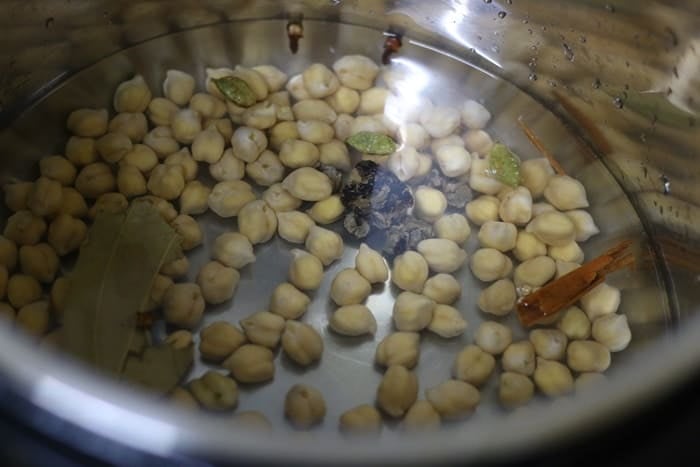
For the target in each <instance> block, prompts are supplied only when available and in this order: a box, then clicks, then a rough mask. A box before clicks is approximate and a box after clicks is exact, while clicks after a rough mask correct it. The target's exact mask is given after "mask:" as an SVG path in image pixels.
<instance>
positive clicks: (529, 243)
mask: <svg viewBox="0 0 700 467" xmlns="http://www.w3.org/2000/svg"><path fill="white" fill-rule="evenodd" d="M546 254H547V245H545V244H544V243H543V242H541V241H540V240H539V239H538V238H537V237H536V236H535V235H534V234H531V233H530V232H525V231H524V230H521V231H519V232H518V236H517V237H516V239H515V248H514V249H513V255H515V257H516V258H517V259H518V260H519V261H527V260H528V259H532V258H534V257H536V256H545V255H546Z"/></svg>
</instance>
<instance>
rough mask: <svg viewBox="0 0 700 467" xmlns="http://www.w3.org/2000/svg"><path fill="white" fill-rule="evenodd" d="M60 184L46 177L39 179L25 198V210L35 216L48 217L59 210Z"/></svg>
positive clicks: (61, 192) (61, 193)
mask: <svg viewBox="0 0 700 467" xmlns="http://www.w3.org/2000/svg"><path fill="white" fill-rule="evenodd" d="M62 195H63V190H62V187H61V184H60V183H58V182H57V181H55V180H51V179H50V178H46V177H39V178H38V179H37V181H36V182H34V185H33V186H32V189H31V191H30V192H29V196H27V208H28V209H29V210H30V211H32V212H33V213H34V214H35V215H37V216H50V215H52V214H55V213H56V212H58V210H59V209H60V208H61V196H62Z"/></svg>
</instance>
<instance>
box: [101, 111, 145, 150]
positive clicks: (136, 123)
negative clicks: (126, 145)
mask: <svg viewBox="0 0 700 467" xmlns="http://www.w3.org/2000/svg"><path fill="white" fill-rule="evenodd" d="M109 132H110V133H122V134H124V135H126V136H127V137H128V138H129V139H130V140H131V142H132V144H133V143H140V142H141V141H142V140H143V138H144V136H146V133H148V122H147V121H146V116H145V115H144V114H142V113H134V112H124V113H120V114H117V115H116V116H115V117H114V118H113V119H112V120H111V121H110V122H109Z"/></svg>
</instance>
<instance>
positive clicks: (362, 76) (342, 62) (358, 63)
mask: <svg viewBox="0 0 700 467" xmlns="http://www.w3.org/2000/svg"><path fill="white" fill-rule="evenodd" d="M333 70H334V71H335V72H336V74H337V75H338V79H339V80H340V82H341V83H342V84H343V86H346V87H348V88H350V89H356V90H358V91H364V90H365V89H368V88H370V87H371V86H372V84H373V83H374V79H375V78H376V77H377V74H378V73H379V67H378V66H377V65H376V64H375V63H374V62H373V61H372V60H371V59H369V58H367V57H365V56H364V55H345V56H343V57H341V58H339V59H338V60H336V62H335V63H334V64H333Z"/></svg>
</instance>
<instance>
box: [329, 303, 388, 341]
mask: <svg viewBox="0 0 700 467" xmlns="http://www.w3.org/2000/svg"><path fill="white" fill-rule="evenodd" d="M328 325H329V326H330V328H331V329H332V330H333V331H335V332H337V333H338V334H341V335H343V336H352V337H355V336H362V335H365V334H374V333H375V332H376V331H377V321H376V320H375V319H374V315H373V314H372V312H371V311H370V310H369V308H367V307H366V306H365V305H347V306H341V307H340V308H338V309H337V310H335V312H333V314H332V315H331V318H330V320H329V321H328Z"/></svg>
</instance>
